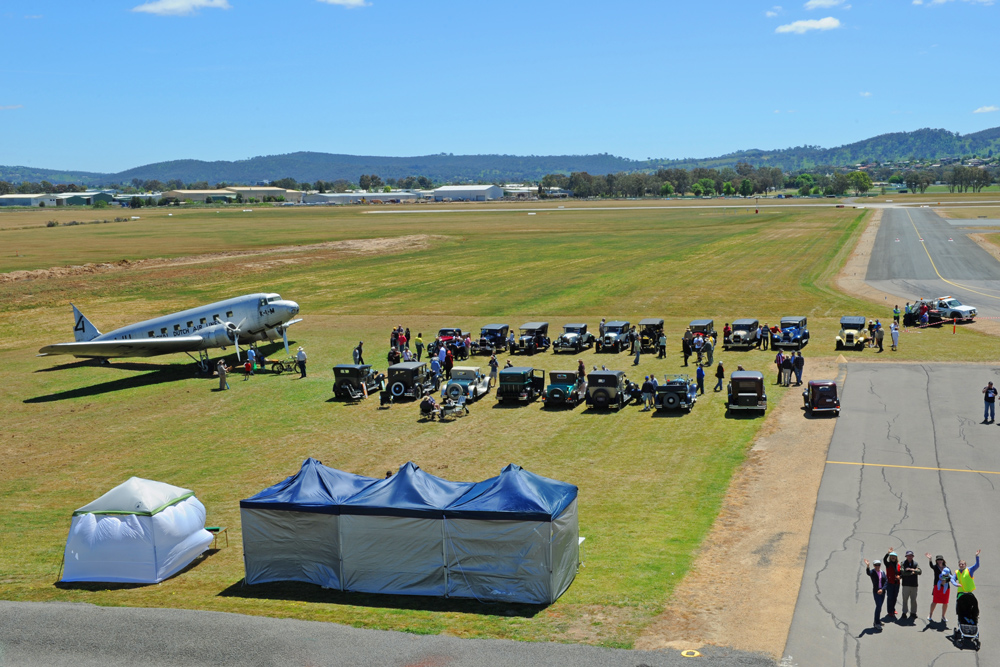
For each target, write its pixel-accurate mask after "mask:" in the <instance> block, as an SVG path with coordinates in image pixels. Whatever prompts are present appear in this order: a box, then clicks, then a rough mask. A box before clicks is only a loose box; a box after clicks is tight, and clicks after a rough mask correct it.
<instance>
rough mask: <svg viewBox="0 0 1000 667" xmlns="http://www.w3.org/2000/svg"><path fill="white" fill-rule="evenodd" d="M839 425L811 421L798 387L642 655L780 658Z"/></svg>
mask: <svg viewBox="0 0 1000 667" xmlns="http://www.w3.org/2000/svg"><path fill="white" fill-rule="evenodd" d="M806 371H807V376H808V377H812V378H818V377H827V378H837V376H838V374H839V371H840V367H839V366H838V364H837V363H836V362H835V361H834V360H833V359H829V358H826V359H812V358H810V359H808V361H807V366H806ZM835 423H836V419H835V418H833V417H822V418H816V419H807V418H806V417H805V415H804V412H803V409H802V396H801V393H800V392H799V391H796V390H795V389H794V388H793V389H792V390H790V391H788V392H787V393H786V394H785V395H784V397H782V399H781V401H780V402H779V403H778V405H777V406H775V407H774V408H773V409H772V410H771V411H770V414H769V415H768V418H767V422H766V423H765V424H764V426H763V428H762V429H761V431H760V433H758V435H757V438H756V439H755V441H754V444H753V447H752V448H751V450H750V453H749V455H748V456H747V460H746V461H745V462H744V464H743V466H742V467H741V468H740V470H739V471H738V472H737V473H736V475H735V477H734V478H733V481H732V484H731V485H730V487H729V492H728V493H727V495H726V499H725V501H724V502H723V506H722V510H721V511H720V512H719V516H718V517H717V518H716V521H715V525H714V526H713V527H712V530H711V532H710V533H709V534H708V537H707V539H706V540H705V542H704V544H703V546H702V547H701V549H700V551H699V552H698V553H697V554H696V555H695V563H694V565H693V567H692V569H691V571H690V572H689V573H688V575H687V576H686V577H685V578H684V580H683V581H682V582H681V583H680V584H679V585H678V586H677V588H676V590H675V591H674V596H673V599H672V600H671V602H670V605H669V606H668V607H667V609H666V610H665V611H664V613H663V614H661V615H660V616H659V617H658V618H657V619H656V620H655V621H653V623H651V624H650V625H649V626H648V627H647V628H646V629H645V630H644V631H643V633H642V635H641V636H640V637H639V639H638V640H637V641H636V645H635V646H636V648H640V649H662V648H673V649H686V648H690V647H691V646H699V645H703V644H713V645H718V646H729V647H732V648H736V649H740V650H746V651H759V652H763V653H768V654H770V655H772V656H774V657H775V658H780V656H781V654H782V652H783V651H784V648H785V641H786V639H787V637H788V629H789V627H791V623H792V615H793V613H794V611H795V601H796V599H797V598H798V594H799V584H800V583H801V580H802V571H803V568H804V567H805V554H806V550H807V549H808V546H809V533H810V531H811V530H812V519H813V508H814V507H815V504H816V495H817V493H818V492H819V483H820V480H821V479H822V477H823V468H824V466H825V463H826V455H827V450H828V449H829V445H830V440H831V438H832V437H833V427H834V425H835Z"/></svg>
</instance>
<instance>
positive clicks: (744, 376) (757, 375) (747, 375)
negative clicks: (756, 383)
mask: <svg viewBox="0 0 1000 667" xmlns="http://www.w3.org/2000/svg"><path fill="white" fill-rule="evenodd" d="M729 379H730V380H754V379H760V380H763V379H764V374H763V373H761V372H760V371H733V374H732V375H730V376H729Z"/></svg>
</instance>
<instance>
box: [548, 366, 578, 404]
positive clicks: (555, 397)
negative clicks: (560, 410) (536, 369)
mask: <svg viewBox="0 0 1000 667" xmlns="http://www.w3.org/2000/svg"><path fill="white" fill-rule="evenodd" d="M586 387H587V383H586V382H584V381H583V380H582V379H581V378H580V376H579V375H578V374H577V372H576V371H550V372H549V386H547V387H546V388H545V395H544V396H542V400H543V401H545V407H553V406H556V405H568V406H570V407H571V408H572V407H576V405H577V404H578V403H579V402H580V401H581V400H582V399H583V397H584V395H585V394H586Z"/></svg>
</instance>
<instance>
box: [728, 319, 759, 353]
mask: <svg viewBox="0 0 1000 667" xmlns="http://www.w3.org/2000/svg"><path fill="white" fill-rule="evenodd" d="M758 329H760V322H759V321H758V320H755V319H753V318H741V319H738V320H733V331H732V333H731V334H729V338H728V339H725V338H724V339H723V340H722V349H724V350H749V349H750V348H752V347H756V345H757V331H758Z"/></svg>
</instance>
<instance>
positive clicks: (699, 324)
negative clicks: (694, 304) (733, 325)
mask: <svg viewBox="0 0 1000 667" xmlns="http://www.w3.org/2000/svg"><path fill="white" fill-rule="evenodd" d="M714 323H715V322H714V321H713V320H691V325H690V326H693V327H702V326H705V325H708V324H714Z"/></svg>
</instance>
